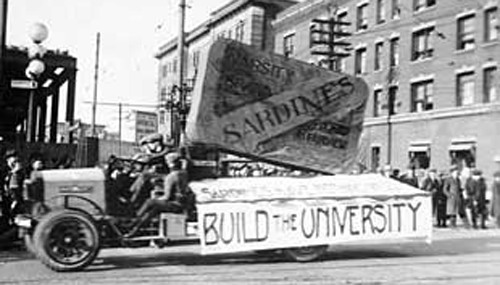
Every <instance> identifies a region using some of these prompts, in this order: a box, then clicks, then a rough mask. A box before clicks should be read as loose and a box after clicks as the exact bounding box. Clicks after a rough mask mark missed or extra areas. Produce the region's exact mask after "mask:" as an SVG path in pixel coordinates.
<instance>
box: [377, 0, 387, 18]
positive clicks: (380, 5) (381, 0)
mask: <svg viewBox="0 0 500 285" xmlns="http://www.w3.org/2000/svg"><path fill="white" fill-rule="evenodd" d="M376 8H377V14H376V21H377V24H382V23H384V22H385V0H377V7H376Z"/></svg>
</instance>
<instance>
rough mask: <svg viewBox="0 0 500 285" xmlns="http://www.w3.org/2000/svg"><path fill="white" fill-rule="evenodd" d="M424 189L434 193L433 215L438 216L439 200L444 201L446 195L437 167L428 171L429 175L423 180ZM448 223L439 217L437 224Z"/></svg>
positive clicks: (439, 225)
mask: <svg viewBox="0 0 500 285" xmlns="http://www.w3.org/2000/svg"><path fill="white" fill-rule="evenodd" d="M421 188H422V190H424V191H427V192H430V193H432V214H433V216H437V209H438V205H439V202H442V197H441V196H444V194H443V191H442V183H441V181H440V180H439V178H438V177H437V171H436V169H431V170H429V172H428V173H427V177H425V179H424V180H423V181H422V187H421ZM444 203H446V196H445V199H444ZM445 224H446V220H445V222H444V224H442V220H440V219H439V217H438V219H437V226H438V227H441V226H444V225H445Z"/></svg>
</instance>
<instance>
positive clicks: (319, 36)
mask: <svg viewBox="0 0 500 285" xmlns="http://www.w3.org/2000/svg"><path fill="white" fill-rule="evenodd" d="M331 14H332V15H331V16H330V18H329V19H327V20H325V19H313V20H312V22H313V23H314V24H315V25H316V28H314V29H312V30H311V38H312V39H313V40H312V42H311V48H314V47H316V46H318V45H319V46H323V47H325V46H326V50H324V49H322V50H311V54H315V55H324V56H326V57H327V60H328V69H330V70H333V71H339V59H340V58H343V57H348V56H350V54H349V53H348V52H346V51H345V48H347V47H349V46H350V45H351V43H349V42H346V41H340V40H338V38H339V37H340V38H344V37H349V36H351V33H347V32H343V31H342V29H339V27H342V26H349V25H351V23H348V22H341V21H338V20H337V19H336V18H337V15H336V11H334V12H333V13H331ZM317 26H319V28H318V27H317ZM324 26H326V27H327V28H326V29H324V28H323V27H324ZM323 36H326V38H327V39H324V37H323ZM337 47H343V48H344V50H340V51H339V50H337Z"/></svg>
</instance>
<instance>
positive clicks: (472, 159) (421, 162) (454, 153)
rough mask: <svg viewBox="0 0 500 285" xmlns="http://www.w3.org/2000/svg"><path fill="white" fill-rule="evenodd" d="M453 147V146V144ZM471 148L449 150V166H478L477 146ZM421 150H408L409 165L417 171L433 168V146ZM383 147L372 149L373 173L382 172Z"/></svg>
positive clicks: (427, 145) (423, 146) (425, 146)
mask: <svg viewBox="0 0 500 285" xmlns="http://www.w3.org/2000/svg"><path fill="white" fill-rule="evenodd" d="M452 145H453V144H452ZM467 146H469V148H463V149H457V150H453V149H448V152H449V156H450V161H449V162H450V163H449V165H457V166H459V168H460V169H462V168H463V167H469V168H471V167H474V166H475V165H476V154H475V144H467ZM419 148H421V150H412V149H411V148H410V149H409V150H408V165H412V166H413V167H415V169H428V168H429V167H430V166H431V153H430V149H431V145H430V144H425V145H422V146H420V147H419ZM380 154H381V147H380V146H372V147H371V170H372V171H373V172H375V171H379V170H381V166H382V165H381V155H380Z"/></svg>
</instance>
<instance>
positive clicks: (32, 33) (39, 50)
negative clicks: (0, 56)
mask: <svg viewBox="0 0 500 285" xmlns="http://www.w3.org/2000/svg"><path fill="white" fill-rule="evenodd" d="M28 35H29V37H30V38H31V40H32V41H33V45H32V46H31V47H30V48H29V49H28V57H29V58H30V59H31V61H30V63H29V64H28V67H27V68H26V77H28V78H29V79H30V80H31V81H32V86H34V88H33V89H31V91H30V94H29V99H28V118H27V126H26V129H27V141H28V142H33V141H35V129H34V128H35V124H34V123H35V122H34V119H35V109H34V100H35V96H36V92H37V89H38V78H39V77H40V75H41V74H42V73H43V72H44V71H45V64H44V63H43V61H42V60H41V59H42V57H43V56H44V54H45V52H46V51H47V50H46V49H45V48H44V47H43V46H42V45H41V43H42V42H43V41H44V40H46V39H47V37H48V36H49V30H48V29H47V26H45V25H44V24H42V23H34V24H33V25H32V26H31V28H30V30H29V32H28Z"/></svg>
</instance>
